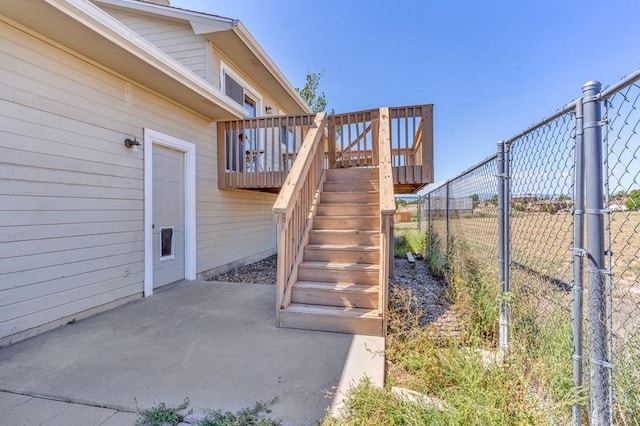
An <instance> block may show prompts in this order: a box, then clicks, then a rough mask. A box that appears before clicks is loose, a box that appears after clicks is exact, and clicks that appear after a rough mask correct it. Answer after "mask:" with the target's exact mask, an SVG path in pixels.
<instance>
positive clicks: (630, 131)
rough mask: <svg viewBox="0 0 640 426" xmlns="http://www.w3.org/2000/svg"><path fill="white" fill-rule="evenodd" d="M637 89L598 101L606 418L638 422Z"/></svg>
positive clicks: (639, 101) (639, 216) (639, 193)
mask: <svg viewBox="0 0 640 426" xmlns="http://www.w3.org/2000/svg"><path fill="white" fill-rule="evenodd" d="M639 107H640V86H639V85H638V84H637V83H635V84H632V85H630V86H628V87H626V88H624V89H623V90H620V91H618V92H615V93H613V94H612V96H611V97H610V98H608V99H606V100H605V101H604V121H605V122H606V123H607V126H606V127H605V131H604V138H603V139H604V145H605V147H604V152H605V156H604V169H605V192H604V196H605V202H604V208H605V212H606V215H605V250H606V262H607V269H608V270H609V271H610V272H611V273H610V274H608V275H607V290H608V292H607V305H608V312H607V313H608V329H609V336H608V337H609V338H608V340H609V348H608V353H609V359H610V360H611V365H612V370H611V374H612V378H611V379H612V380H611V381H612V383H613V387H612V393H611V395H610V399H611V406H612V407H613V413H612V418H613V419H614V422H615V423H616V424H622V425H630V424H638V423H640V417H639V416H640V331H639V328H640V260H639V257H640V236H639V233H640V158H639V157H640V140H639V139H640V138H639V136H638V132H639V131H640V111H639V110H638V108H639Z"/></svg>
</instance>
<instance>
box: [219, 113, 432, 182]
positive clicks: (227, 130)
mask: <svg viewBox="0 0 640 426" xmlns="http://www.w3.org/2000/svg"><path fill="white" fill-rule="evenodd" d="M379 114H380V110H378V109H370V110H365V111H359V112H351V113H345V114H333V115H329V116H327V121H328V125H327V128H326V134H327V136H328V138H327V143H326V144H325V146H324V147H323V149H324V152H325V153H326V154H327V159H328V166H327V167H329V168H343V167H377V166H378V163H379V161H380V158H379V157H380V153H379V143H378V137H379V134H378V133H379V130H378V127H379ZM314 118H315V114H308V115H291V116H277V117H259V118H251V119H246V120H232V121H225V122H220V123H218V187H219V188H220V189H226V188H245V189H260V190H270V191H272V192H276V193H277V192H278V191H279V189H280V188H281V187H282V185H283V184H284V182H285V180H286V178H287V175H288V174H289V172H290V170H291V167H292V166H293V163H294V161H295V159H296V157H297V156H298V153H299V151H300V148H301V146H302V142H303V140H304V139H305V137H306V135H307V133H308V132H309V128H310V125H311V123H313V120H314ZM389 120H390V127H389V144H390V149H391V166H392V167H393V182H394V184H395V188H396V192H412V191H414V190H415V189H417V188H419V187H420V186H422V185H424V184H427V183H431V182H432V181H433V105H416V106H408V107H393V108H389Z"/></svg>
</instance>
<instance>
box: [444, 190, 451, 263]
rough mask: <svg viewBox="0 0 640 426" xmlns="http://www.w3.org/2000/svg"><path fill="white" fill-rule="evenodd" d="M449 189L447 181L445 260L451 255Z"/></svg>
mask: <svg viewBox="0 0 640 426" xmlns="http://www.w3.org/2000/svg"><path fill="white" fill-rule="evenodd" d="M450 191H451V188H450V184H449V181H447V188H446V194H445V197H446V203H447V204H446V215H447V217H446V221H447V251H446V252H445V253H447V259H449V256H450V255H451V200H450V197H451V192H450Z"/></svg>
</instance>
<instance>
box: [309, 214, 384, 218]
mask: <svg viewBox="0 0 640 426" xmlns="http://www.w3.org/2000/svg"><path fill="white" fill-rule="evenodd" d="M378 217H380V216H379V215H374V214H373V215H371V214H370V215H362V214H358V215H353V214H342V215H337V214H332V215H331V216H316V219H377V218H378Z"/></svg>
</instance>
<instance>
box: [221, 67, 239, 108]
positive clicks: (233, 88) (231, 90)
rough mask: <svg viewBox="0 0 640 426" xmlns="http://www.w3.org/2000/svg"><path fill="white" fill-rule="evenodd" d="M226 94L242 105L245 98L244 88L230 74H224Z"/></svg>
mask: <svg viewBox="0 0 640 426" xmlns="http://www.w3.org/2000/svg"><path fill="white" fill-rule="evenodd" d="M224 94H225V95H227V96H228V97H230V98H231V99H233V100H234V101H236V102H237V103H239V104H240V105H242V103H243V102H242V99H243V98H244V88H243V87H242V85H241V84H240V83H238V82H237V81H235V80H234V79H233V77H231V76H230V75H229V74H226V73H225V75H224Z"/></svg>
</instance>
